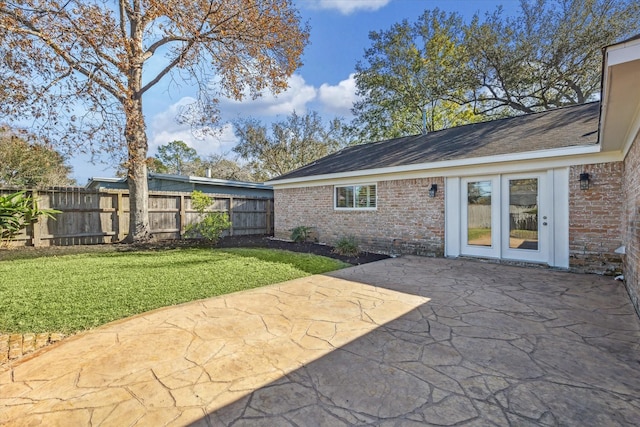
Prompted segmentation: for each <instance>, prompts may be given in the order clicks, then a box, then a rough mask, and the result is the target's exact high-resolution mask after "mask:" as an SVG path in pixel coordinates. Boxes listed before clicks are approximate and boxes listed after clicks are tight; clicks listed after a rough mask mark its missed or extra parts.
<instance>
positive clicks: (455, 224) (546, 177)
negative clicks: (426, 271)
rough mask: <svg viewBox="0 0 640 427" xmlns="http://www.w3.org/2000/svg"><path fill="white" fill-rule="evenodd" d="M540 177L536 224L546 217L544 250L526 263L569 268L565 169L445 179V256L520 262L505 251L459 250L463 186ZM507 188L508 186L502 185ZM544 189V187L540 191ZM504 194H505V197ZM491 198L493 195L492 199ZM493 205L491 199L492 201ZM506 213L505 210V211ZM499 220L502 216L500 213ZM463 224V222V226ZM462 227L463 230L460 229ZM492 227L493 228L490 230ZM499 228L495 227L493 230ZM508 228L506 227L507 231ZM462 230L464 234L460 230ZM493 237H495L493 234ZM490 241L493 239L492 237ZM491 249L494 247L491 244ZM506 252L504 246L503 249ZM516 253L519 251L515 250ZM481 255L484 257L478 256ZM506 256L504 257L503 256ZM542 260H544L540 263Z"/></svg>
mask: <svg viewBox="0 0 640 427" xmlns="http://www.w3.org/2000/svg"><path fill="white" fill-rule="evenodd" d="M525 175H526V176H532V175H540V176H542V177H543V178H542V179H543V181H544V183H543V182H542V181H539V186H540V187H539V188H543V190H544V191H542V194H544V195H545V196H546V197H545V199H544V200H542V203H543V204H546V206H545V207H544V209H545V211H546V215H545V214H542V215H540V217H539V220H540V221H544V219H543V217H544V216H547V221H546V222H547V225H546V226H544V227H546V228H545V229H541V232H542V233H544V234H545V236H544V237H545V238H546V240H547V247H546V249H545V252H546V255H544V256H541V257H539V258H538V259H537V260H527V259H523V260H524V261H530V262H541V263H546V264H548V265H550V266H554V267H560V268H569V168H568V167H562V168H555V169H548V170H542V171H541V170H535V169H534V170H531V171H530V172H522V173H518V174H514V173H509V174H494V175H473V176H471V174H469V175H467V176H454V177H447V178H446V180H445V256H448V257H457V256H460V255H470V256H479V257H487V258H505V259H522V257H517V258H516V257H514V258H510V257H509V255H510V253H509V251H507V253H505V254H503V253H502V251H501V252H495V251H494V252H491V251H489V250H486V248H482V247H481V248H480V249H485V250H484V251H480V252H478V253H473V252H475V251H473V250H469V248H468V246H469V245H466V246H467V247H463V236H466V221H467V217H466V215H467V214H466V212H465V211H466V190H465V188H466V186H467V183H468V182H472V181H477V180H478V179H479V178H480V179H487V178H491V179H496V178H497V179H498V180H499V181H498V182H501V181H505V180H504V179H502V177H503V176H504V177H521V176H525ZM507 183H508V181H507ZM502 185H503V184H500V185H499V186H498V187H500V188H499V189H498V192H499V193H502V192H503V189H502ZM506 185H508V184H506ZM542 185H544V187H542ZM505 194H508V193H505ZM492 196H493V195H492ZM492 204H493V197H492ZM492 209H493V208H492ZM507 209H508V207H507ZM500 216H504V215H503V213H501V215H500ZM492 219H493V218H492ZM463 221H464V222H463ZM463 225H464V226H463ZM492 227H493V226H492ZM502 227H503V224H499V226H498V227H497V228H495V229H496V230H499V229H501V228H502ZM507 228H508V227H507ZM463 229H464V230H463ZM494 234H496V233H494ZM492 237H493V235H492ZM492 246H495V245H493V244H492ZM499 246H504V242H500V244H499ZM507 248H508V245H507ZM517 251H518V252H519V251H520V250H517ZM482 252H484V253H482ZM505 255H506V256H505ZM542 258H544V259H542Z"/></svg>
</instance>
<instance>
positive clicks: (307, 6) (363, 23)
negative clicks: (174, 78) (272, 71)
mask: <svg viewBox="0 0 640 427" xmlns="http://www.w3.org/2000/svg"><path fill="white" fill-rule="evenodd" d="M294 3H295V4H296V6H297V7H298V9H299V11H300V14H301V16H302V19H303V21H306V22H308V23H309V24H310V26H311V37H310V44H309V45H308V46H307V48H306V49H305V53H304V56H303V63H304V65H303V66H302V67H301V68H300V69H298V70H297V71H296V72H295V73H294V75H293V76H291V78H290V80H289V89H288V90H287V91H285V92H284V93H281V94H280V95H278V96H273V95H271V94H269V93H266V94H264V96H263V97H261V98H259V99H258V100H255V101H244V102H236V101H232V100H228V99H221V103H220V111H221V119H222V120H221V122H220V133H219V136H217V137H207V138H204V139H202V138H198V137H196V135H194V133H193V132H192V130H191V129H190V128H189V127H188V126H181V125H179V124H178V123H177V122H176V120H175V117H176V115H177V112H178V110H179V108H180V106H181V105H184V104H186V103H188V102H189V99H190V97H191V96H193V95H194V90H193V89H192V88H189V87H185V86H184V85H182V86H181V87H180V88H176V87H172V88H171V89H168V86H167V84H166V82H160V84H159V85H158V86H157V87H156V88H154V90H152V91H150V92H149V93H147V94H146V95H145V96H146V98H145V99H144V100H143V101H144V105H145V116H146V118H147V135H148V137H149V155H154V154H156V149H157V147H158V146H159V145H163V144H166V143H168V142H170V141H173V140H182V141H184V142H186V143H187V144H188V145H190V146H191V147H193V148H195V149H196V150H197V151H198V153H199V154H200V155H201V156H206V155H209V154H224V155H227V156H228V157H229V158H234V154H233V153H232V152H231V149H232V148H233V147H234V146H235V145H236V143H237V140H236V138H235V136H234V135H233V131H232V127H231V125H230V121H231V120H235V119H237V118H239V117H249V116H250V117H255V118H257V119H260V120H262V121H263V122H265V123H268V122H269V121H272V120H281V119H284V118H285V117H286V116H287V115H289V114H290V113H291V112H293V111H294V110H295V111H296V112H298V113H305V112H307V111H311V110H315V111H318V112H319V113H320V114H321V115H322V116H323V117H325V118H326V119H330V118H333V117H336V116H337V117H343V118H345V119H347V120H348V119H350V118H351V114H350V108H351V105H352V103H353V101H354V100H355V83H354V80H353V72H354V71H355V65H356V63H357V62H358V61H359V60H362V58H363V56H364V50H365V49H366V48H367V47H369V46H370V43H369V38H368V35H369V32H370V31H380V30H387V29H389V28H390V27H391V26H392V25H393V24H395V23H397V22H400V21H402V20H403V19H407V20H408V21H409V22H415V21H416V20H417V18H418V17H419V16H420V15H421V14H422V13H423V12H424V11H425V10H427V9H430V10H431V9H435V8H439V9H441V10H445V11H447V12H453V11H457V12H459V13H460V14H462V16H463V17H464V18H465V19H466V20H469V19H471V17H472V16H473V14H474V13H476V12H479V13H480V14H484V13H485V12H492V11H494V10H495V9H496V7H497V6H499V5H502V6H503V8H504V11H505V13H506V14H515V13H516V12H517V10H518V9H519V1H518V0H502V1H494V0H440V1H435V0H294ZM163 83H165V84H164V85H163ZM69 164H70V165H71V166H72V167H73V177H74V178H76V180H77V181H78V184H79V185H84V184H85V183H86V182H87V180H88V179H89V178H90V177H98V176H100V177H109V176H114V172H115V171H114V168H112V167H110V166H109V165H108V164H103V163H100V162H96V163H95V164H91V163H90V161H89V157H87V156H82V155H78V156H77V157H74V158H72V159H69Z"/></svg>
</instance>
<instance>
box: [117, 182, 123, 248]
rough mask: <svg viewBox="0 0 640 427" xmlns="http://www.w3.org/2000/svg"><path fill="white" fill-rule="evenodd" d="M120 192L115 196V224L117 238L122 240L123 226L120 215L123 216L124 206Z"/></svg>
mask: <svg viewBox="0 0 640 427" xmlns="http://www.w3.org/2000/svg"><path fill="white" fill-rule="evenodd" d="M122 200H123V198H122V192H118V194H117V197H116V226H117V227H118V234H117V239H118V241H119V242H121V241H122V240H124V228H123V227H122V217H123V216H124V206H123V202H122Z"/></svg>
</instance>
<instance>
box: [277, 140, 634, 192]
mask: <svg viewBox="0 0 640 427" xmlns="http://www.w3.org/2000/svg"><path fill="white" fill-rule="evenodd" d="M622 159H623V158H622V156H621V153H620V152H618V151H616V152H605V153H601V152H600V145H599V144H594V145H581V146H575V147H565V148H556V149H550V150H540V151H528V152H524V153H514V154H502V155H496V156H485V157H476V158H471V159H456V160H446V161H442V162H432V163H420V164H415V165H406V166H394V167H388V168H377V169H365V170H359V171H350V172H342V173H335V174H326V175H316V176H309V177H302V178H291V179H284V180H273V181H269V182H267V184H270V185H272V186H273V187H274V188H296V187H315V186H320V185H336V184H339V183H343V182H347V183H349V184H360V183H362V182H371V181H384V180H392V179H411V178H428V177H450V176H463V175H473V174H478V173H489V174H491V173H496V172H499V173H507V172H518V171H521V170H522V169H523V168H526V169H527V170H530V169H539V170H541V169H549V168H555V167H566V166H572V165H579V164H589V163H607V162H615V161H621V160H622Z"/></svg>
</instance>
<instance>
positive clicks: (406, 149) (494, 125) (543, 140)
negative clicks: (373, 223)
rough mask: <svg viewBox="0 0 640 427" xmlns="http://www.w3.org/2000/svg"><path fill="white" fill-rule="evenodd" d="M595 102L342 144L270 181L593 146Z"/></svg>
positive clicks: (595, 137) (594, 141)
mask: <svg viewBox="0 0 640 427" xmlns="http://www.w3.org/2000/svg"><path fill="white" fill-rule="evenodd" d="M599 113H600V103H599V102H592V103H588V104H581V105H576V106H570V107H564V108H559V109H555V110H549V111H544V112H540V113H533V114H527V115H523V116H517V117H511V118H507V119H499V120H493V121H488V122H482V123H474V124H469V125H463V126H458V127H454V128H450V129H444V130H439V131H435V132H430V133H427V134H425V135H414V136H407V137H403V138H396V139H391V140H386V141H380V142H374V143H369V144H361V145H355V146H351V147H347V148H345V149H343V150H341V151H339V152H337V153H334V154H331V155H329V156H326V157H323V158H322V159H319V160H317V161H315V162H313V163H311V164H308V165H306V166H303V167H301V168H299V169H297V170H295V171H292V172H289V173H286V174H284V175H281V176H279V177H277V178H275V179H273V180H272V181H271V182H274V183H277V182H278V181H281V180H286V179H295V178H303V177H310V176H317V175H328V174H336V173H343V172H350V171H361V170H368V169H379V168H389V167H396V166H407V165H416V164H424V163H430V162H441V161H446V160H457V159H468V158H475V157H490V156H497V155H502V154H512V153H525V152H533V151H539V150H548V149H555V148H566V147H573V146H586V145H596V144H597V143H598V117H599Z"/></svg>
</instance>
